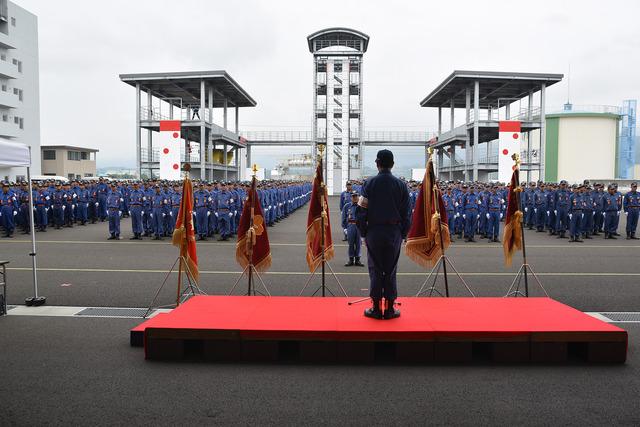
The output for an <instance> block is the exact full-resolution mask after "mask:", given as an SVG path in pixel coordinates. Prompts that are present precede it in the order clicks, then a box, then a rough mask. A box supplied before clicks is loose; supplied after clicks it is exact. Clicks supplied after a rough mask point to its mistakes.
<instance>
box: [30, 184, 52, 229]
mask: <svg viewBox="0 0 640 427" xmlns="http://www.w3.org/2000/svg"><path fill="white" fill-rule="evenodd" d="M49 200H50V197H49V193H48V191H47V190H46V188H44V187H43V186H42V187H40V188H39V189H38V191H37V193H36V195H35V197H34V198H33V202H34V206H35V208H36V219H35V221H36V224H37V227H38V231H43V232H46V231H47V224H48V223H49V218H48V215H47V214H48V212H49Z"/></svg>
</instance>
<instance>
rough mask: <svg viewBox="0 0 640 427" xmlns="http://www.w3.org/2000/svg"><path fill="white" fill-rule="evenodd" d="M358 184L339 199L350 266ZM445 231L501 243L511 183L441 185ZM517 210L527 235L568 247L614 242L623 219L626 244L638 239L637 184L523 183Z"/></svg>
mask: <svg viewBox="0 0 640 427" xmlns="http://www.w3.org/2000/svg"><path fill="white" fill-rule="evenodd" d="M361 184H362V183H361V182H359V181H354V182H350V183H348V184H347V190H346V191H344V192H343V193H342V194H341V197H340V210H341V211H342V228H343V232H344V240H345V241H348V242H349V254H348V255H349V262H348V263H347V265H358V263H359V259H360V258H359V257H360V245H359V240H360V238H359V236H357V228H356V227H355V209H356V205H357V196H358V193H359V192H360V189H361ZM420 185H421V183H420V182H415V181H408V182H407V187H408V189H409V197H410V201H411V209H412V210H413V209H414V207H415V203H416V199H417V197H418V192H419V189H420ZM440 188H441V191H442V195H443V196H442V198H443V202H444V208H445V211H446V212H445V213H444V214H443V215H446V217H447V222H448V224H449V232H450V233H451V238H452V241H453V240H455V237H457V238H458V239H463V238H464V241H465V242H475V241H476V239H477V238H483V239H487V241H488V242H499V241H500V223H502V222H504V219H505V216H506V210H507V199H508V196H509V184H506V185H505V184H501V183H479V182H474V183H466V182H459V181H455V182H440ZM519 190H520V191H519V194H520V210H521V211H522V212H523V221H524V225H525V227H526V228H527V229H529V230H536V231H537V232H540V233H543V232H545V233H548V234H549V235H550V236H556V237H557V238H559V239H564V238H568V239H569V242H583V241H584V240H583V239H592V238H593V236H598V235H604V238H606V239H616V238H617V236H620V233H618V229H619V228H620V227H619V224H620V218H621V216H622V215H624V216H626V224H625V232H626V239H627V240H638V237H637V236H636V229H637V226H638V216H639V214H640V193H638V191H637V183H635V182H634V183H632V184H631V189H630V191H628V192H625V194H622V192H620V191H619V190H618V186H617V184H615V183H611V184H608V185H606V186H605V185H604V184H602V183H594V184H593V185H591V184H590V183H589V182H587V181H585V182H584V183H582V184H575V185H569V184H568V183H567V182H566V181H564V180H563V181H560V182H559V183H543V182H530V183H527V182H523V183H521V185H520V189H519Z"/></svg>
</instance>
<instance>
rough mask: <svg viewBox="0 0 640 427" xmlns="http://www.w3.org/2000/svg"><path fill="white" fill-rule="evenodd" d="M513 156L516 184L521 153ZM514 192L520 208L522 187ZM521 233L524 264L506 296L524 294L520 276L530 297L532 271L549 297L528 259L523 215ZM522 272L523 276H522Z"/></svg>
mask: <svg viewBox="0 0 640 427" xmlns="http://www.w3.org/2000/svg"><path fill="white" fill-rule="evenodd" d="M511 158H512V159H513V160H514V162H515V169H514V173H515V178H516V179H515V183H514V184H515V185H518V184H519V183H520V162H521V161H520V155H519V154H518V153H514V154H513V156H511ZM513 192H514V194H515V195H516V204H517V206H518V210H519V209H520V197H521V192H522V191H521V190H520V188H516V189H513ZM519 222H520V224H519V225H520V234H521V237H520V238H521V240H522V265H521V266H520V269H519V270H518V273H517V274H516V277H514V279H513V282H511V286H510V287H509V290H507V295H505V296H507V297H508V296H511V295H513V296H514V297H517V296H518V294H520V295H522V292H520V278H521V277H524V297H526V298H528V297H529V273H531V275H532V276H533V279H534V280H535V281H536V283H538V286H540V288H542V291H543V292H544V294H545V295H546V296H547V297H548V296H549V294H548V293H547V290H546V289H545V288H544V286H542V283H540V280H539V279H538V276H537V275H536V273H535V272H534V271H533V269H532V268H531V266H530V265H529V262H528V261H527V247H526V244H525V236H524V217H521V218H520V220H519ZM521 274H522V276H521ZM514 286H515V287H516V288H515V290H514V291H513V292H512V291H511V290H512V289H513V288H514Z"/></svg>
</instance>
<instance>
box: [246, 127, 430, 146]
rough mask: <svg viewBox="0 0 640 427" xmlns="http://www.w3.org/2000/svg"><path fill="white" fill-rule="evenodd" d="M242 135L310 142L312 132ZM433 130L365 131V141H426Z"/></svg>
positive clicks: (351, 134)
mask: <svg viewBox="0 0 640 427" xmlns="http://www.w3.org/2000/svg"><path fill="white" fill-rule="evenodd" d="M241 135H242V137H244V138H245V139H247V140H248V141H249V142H269V141H274V142H300V141H305V142H306V141H308V142H309V143H310V144H311V141H312V137H313V135H312V132H309V131H247V132H242V134H241ZM316 136H317V139H318V140H322V139H325V138H326V132H325V131H324V129H318V133H317V135H316ZM435 136H436V134H435V133H434V132H421V131H365V132H364V138H363V139H364V141H365V142H427V141H429V140H430V139H431V138H433V137H435ZM349 137H350V138H351V139H352V140H357V139H360V132H359V130H358V129H351V130H350V131H349Z"/></svg>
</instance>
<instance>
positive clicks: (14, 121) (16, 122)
mask: <svg viewBox="0 0 640 427" xmlns="http://www.w3.org/2000/svg"><path fill="white" fill-rule="evenodd" d="M18 123H20V117H18V116H13V124H16V125H17V124H18Z"/></svg>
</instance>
